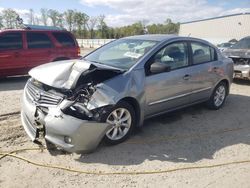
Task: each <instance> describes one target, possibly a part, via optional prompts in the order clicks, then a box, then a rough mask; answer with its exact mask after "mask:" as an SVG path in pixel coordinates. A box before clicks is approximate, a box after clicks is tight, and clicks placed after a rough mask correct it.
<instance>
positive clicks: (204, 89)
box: [190, 42, 223, 102]
mask: <svg viewBox="0 0 250 188" xmlns="http://www.w3.org/2000/svg"><path fill="white" fill-rule="evenodd" d="M190 44H191V45H190V47H191V52H192V53H191V56H192V70H191V71H192V73H191V75H192V76H191V77H190V82H192V95H191V98H190V100H191V102H198V101H203V100H206V99H208V98H209V97H210V95H211V92H212V89H213V86H214V85H215V83H216V82H217V81H218V80H219V78H220V74H219V72H220V71H223V70H221V69H220V66H221V63H220V62H219V61H217V54H216V51H215V49H214V48H213V47H211V46H209V45H207V44H203V43H200V42H191V43H190Z"/></svg>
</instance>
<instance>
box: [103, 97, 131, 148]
mask: <svg viewBox="0 0 250 188" xmlns="http://www.w3.org/2000/svg"><path fill="white" fill-rule="evenodd" d="M135 118H136V117H135V111H134V109H133V107H132V106H131V105H130V104H129V103H127V102H123V101H121V102H119V103H118V104H117V105H116V106H115V107H114V108H112V109H111V110H110V111H109V112H108V113H106V115H104V117H102V119H103V121H106V122H107V123H109V124H111V125H112V127H111V128H110V129H109V130H108V131H107V132H106V134H105V137H104V141H105V142H106V143H108V144H111V145H114V144H119V143H121V142H123V141H124V140H126V139H127V138H128V137H129V136H130V134H131V132H132V130H133V128H134V126H135V122H136V121H135Z"/></svg>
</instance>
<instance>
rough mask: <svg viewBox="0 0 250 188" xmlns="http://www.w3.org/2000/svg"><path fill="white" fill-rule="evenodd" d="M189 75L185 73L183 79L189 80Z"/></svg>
mask: <svg viewBox="0 0 250 188" xmlns="http://www.w3.org/2000/svg"><path fill="white" fill-rule="evenodd" d="M190 77H191V76H190V75H189V74H186V75H185V76H183V80H189V78H190Z"/></svg>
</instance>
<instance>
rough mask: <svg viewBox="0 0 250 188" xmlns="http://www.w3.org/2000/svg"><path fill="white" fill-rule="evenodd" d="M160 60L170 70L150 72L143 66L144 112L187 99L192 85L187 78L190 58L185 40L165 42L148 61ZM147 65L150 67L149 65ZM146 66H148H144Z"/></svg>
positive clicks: (167, 106) (177, 105) (166, 108)
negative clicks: (144, 80)
mask: <svg viewBox="0 0 250 188" xmlns="http://www.w3.org/2000/svg"><path fill="white" fill-rule="evenodd" d="M156 62H157V63H163V64H166V65H168V66H169V67H170V71H168V72H161V73H156V74H152V73H150V70H146V74H147V76H146V83H145V92H146V105H147V107H146V111H145V115H146V116H151V115H153V114H157V113H161V112H164V111H168V110H171V109H175V108H178V107H180V106H183V105H186V104H188V103H189V102H190V99H189V97H190V94H191V91H192V85H191V83H190V82H189V78H190V75H189V72H190V69H191V68H190V67H189V58H188V45H187V43H186V42H175V43H171V44H169V45H167V46H165V47H164V48H163V49H161V50H160V51H159V52H157V53H156V54H155V55H154V56H153V58H152V59H151V60H150V64H153V63H156ZM146 67H149V68H148V69H150V66H147V65H146ZM146 69H147V68H146Z"/></svg>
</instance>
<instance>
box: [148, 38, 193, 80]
mask: <svg viewBox="0 0 250 188" xmlns="http://www.w3.org/2000/svg"><path fill="white" fill-rule="evenodd" d="M174 43H186V46H187V60H188V64H187V65H186V66H183V67H178V68H175V69H171V70H170V71H169V72H172V71H175V70H179V69H183V68H187V67H189V66H190V65H192V64H191V54H190V48H189V45H190V44H189V41H188V40H178V41H172V42H170V43H167V44H165V45H163V47H161V48H160V49H159V50H157V52H155V53H154V54H153V55H152V56H151V57H150V58H149V59H148V60H147V62H146V63H145V64H144V71H145V75H146V77H148V76H153V75H159V74H163V73H169V72H161V73H156V74H152V73H151V74H149V73H148V71H147V70H146V69H147V68H148V66H150V65H151V64H152V62H150V61H151V60H152V58H153V57H154V56H155V55H156V54H157V53H159V52H160V51H161V50H162V49H164V48H166V47H167V46H169V45H171V44H174ZM191 50H192V49H191Z"/></svg>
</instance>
